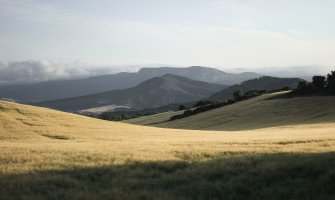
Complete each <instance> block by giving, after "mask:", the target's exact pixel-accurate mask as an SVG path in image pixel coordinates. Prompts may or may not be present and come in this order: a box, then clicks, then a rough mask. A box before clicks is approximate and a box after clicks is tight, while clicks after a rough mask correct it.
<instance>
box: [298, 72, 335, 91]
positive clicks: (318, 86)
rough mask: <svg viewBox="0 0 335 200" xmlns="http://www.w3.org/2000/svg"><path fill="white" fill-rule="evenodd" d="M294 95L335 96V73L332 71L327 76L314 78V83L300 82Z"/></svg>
mask: <svg viewBox="0 0 335 200" xmlns="http://www.w3.org/2000/svg"><path fill="white" fill-rule="evenodd" d="M292 94H326V95H335V71H331V72H330V73H328V74H327V76H313V79H312V82H308V81H300V82H299V84H298V87H297V89H295V90H293V91H292Z"/></svg>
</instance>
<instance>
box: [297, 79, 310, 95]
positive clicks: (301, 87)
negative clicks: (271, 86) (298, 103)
mask: <svg viewBox="0 0 335 200" xmlns="http://www.w3.org/2000/svg"><path fill="white" fill-rule="evenodd" d="M295 92H296V93H299V94H308V93H311V92H313V86H312V84H311V83H309V82H307V81H300V82H299V83H298V87H297V89H296V90H295Z"/></svg>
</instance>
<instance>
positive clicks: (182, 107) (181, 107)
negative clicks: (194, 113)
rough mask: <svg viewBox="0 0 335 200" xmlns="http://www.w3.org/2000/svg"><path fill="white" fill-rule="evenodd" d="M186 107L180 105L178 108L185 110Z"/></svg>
mask: <svg viewBox="0 0 335 200" xmlns="http://www.w3.org/2000/svg"><path fill="white" fill-rule="evenodd" d="M186 109H187V107H186V106H185V105H180V106H179V109H178V110H186Z"/></svg>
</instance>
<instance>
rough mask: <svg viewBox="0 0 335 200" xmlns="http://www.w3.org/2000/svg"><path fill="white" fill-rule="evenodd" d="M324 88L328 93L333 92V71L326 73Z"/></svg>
mask: <svg viewBox="0 0 335 200" xmlns="http://www.w3.org/2000/svg"><path fill="white" fill-rule="evenodd" d="M326 88H327V91H328V92H329V93H330V94H335V71H331V72H330V73H329V74H328V75H327V83H326Z"/></svg>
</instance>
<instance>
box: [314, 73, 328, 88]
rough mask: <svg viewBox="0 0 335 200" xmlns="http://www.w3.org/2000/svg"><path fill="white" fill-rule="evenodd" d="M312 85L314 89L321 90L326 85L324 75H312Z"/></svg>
mask: <svg viewBox="0 0 335 200" xmlns="http://www.w3.org/2000/svg"><path fill="white" fill-rule="evenodd" d="M312 85H313V88H314V89H315V90H316V91H322V90H323V89H324V88H325V86H326V77H324V76H313V82H312Z"/></svg>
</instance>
